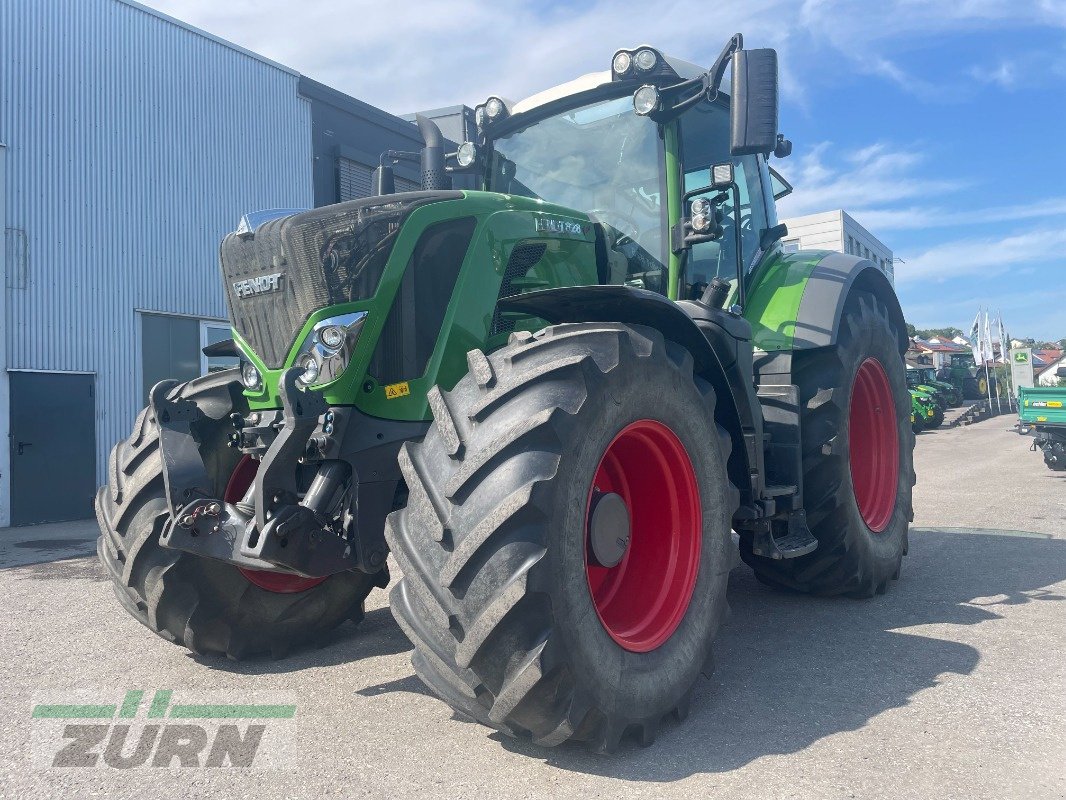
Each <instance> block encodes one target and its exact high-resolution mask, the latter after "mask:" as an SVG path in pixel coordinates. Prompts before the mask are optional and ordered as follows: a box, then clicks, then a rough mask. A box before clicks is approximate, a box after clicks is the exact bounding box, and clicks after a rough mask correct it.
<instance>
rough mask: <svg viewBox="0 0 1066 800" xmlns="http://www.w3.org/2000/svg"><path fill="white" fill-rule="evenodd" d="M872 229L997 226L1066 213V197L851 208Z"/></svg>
mask: <svg viewBox="0 0 1066 800" xmlns="http://www.w3.org/2000/svg"><path fill="white" fill-rule="evenodd" d="M848 213H850V214H851V215H852V216H854V217H856V218H857V219H859V221H860V222H861V223H862V224H863V225H864V226H865V227H867V228H869V229H870V230H876V231H903V230H927V229H930V228H946V227H955V226H962V225H981V226H984V227H986V228H987V227H996V226H999V225H1001V224H1002V223H1004V222H1017V221H1019V220H1027V219H1041V218H1044V217H1066V197H1051V198H1048V199H1046V200H1042V201H1040V202H1035V203H1022V204H1019V205H1014V206H990V207H987V208H975V209H957V208H956V209H947V208H944V207H942V206H932V207H931V206H908V207H906V208H860V209H858V210H856V211H854V212H852V211H850V210H849V212H848Z"/></svg>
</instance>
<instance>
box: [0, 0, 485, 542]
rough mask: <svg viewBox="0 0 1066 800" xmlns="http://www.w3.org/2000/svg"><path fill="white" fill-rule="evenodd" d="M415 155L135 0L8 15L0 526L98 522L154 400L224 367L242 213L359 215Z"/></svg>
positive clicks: (347, 107) (324, 96)
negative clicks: (158, 391) (234, 238)
mask: <svg viewBox="0 0 1066 800" xmlns="http://www.w3.org/2000/svg"><path fill="white" fill-rule="evenodd" d="M468 112H469V110H468V109H463V108H461V107H460V108H458V109H443V110H441V111H439V112H435V115H436V116H438V117H440V118H442V120H443V124H442V127H446V126H447V125H451V128H448V130H452V129H457V130H461V127H458V128H457V127H456V126H457V125H460V126H461V124H463V120H465V119H466V117H467V116H468ZM449 115H454V116H455V119H454V120H448V119H445V118H447V117H448V116H449ZM420 146H421V140H420V138H419V136H418V132H417V129H416V128H415V127H414V126H413V125H412V124H410V122H407V121H405V120H403V119H400V118H399V117H395V116H392V115H391V114H387V113H385V112H384V111H381V110H380V109H376V108H373V107H372V106H369V105H367V104H365V103H361V102H360V101H358V100H355V99H354V98H351V97H348V96H346V95H344V94H342V93H341V92H337V91H335V90H333V89H331V88H329V87H327V86H323V85H322V84H320V83H317V82H315V81H312V80H310V79H308V78H306V77H304V76H301V75H300V74H298V73H297V72H295V71H293V70H291V69H289V68H287V67H285V66H282V65H280V64H277V63H275V62H273V61H270V60H268V59H265V58H263V57H261V56H259V55H257V54H255V53H252V52H249V51H247V50H244V49H242V48H240V47H237V46H235V45H233V44H231V43H229V42H226V41H223V40H221V39H218V38H217V37H214V36H211V35H209V34H207V33H205V32H203V31H200V30H197V29H195V28H193V27H191V26H189V25H186V24H184V23H182V22H180V21H178V20H175V19H172V18H170V17H168V16H166V15H164V14H161V13H159V12H157V11H154V10H152V9H149V8H146V7H145V6H142V5H140V4H138V3H135V2H132V0H5V2H3V3H0V218H2V220H3V223H4V246H3V248H2V249H0V275H2V276H3V285H4V286H5V291H6V294H7V297H6V303H3V304H0V316H2V319H0V433H2V434H6V435H7V438H8V440H9V441H10V443H11V446H10V448H0V526H3V525H23V524H31V523H37V522H45V521H58V520H64V519H77V518H84V517H88V516H91V515H92V497H93V494H94V492H95V489H96V487H97V486H98V485H100V484H101V483H103V482H104V478H105V475H106V469H107V453H108V451H109V449H110V447H111V445H112V444H113V443H114V442H115V441H117V440H118V439H120V438H122V437H124V436H126V435H128V432H129V429H130V426H131V423H132V421H133V419H134V417H135V415H136V413H137V411H138V410H139V409H140V408H141V407H142V406H143V405H144V404H145V400H146V395H147V390H148V388H149V387H150V386H151V385H152V384H154V383H155V382H156V381H158V380H161V379H163V378H166V377H176V378H190V377H194V376H196V375H198V374H201V373H203V372H205V371H207V370H209V369H212V368H221V367H224V366H226V364H225V362H224V360H222V361H219V362H217V363H215V362H212V361H210V360H208V359H207V358H206V357H205V356H203V354H202V353H201V347H202V346H204V345H206V344H209V343H212V342H215V341H218V340H220V339H223V338H228V337H229V332H228V330H229V325H228V322H227V321H226V309H225V304H224V300H223V293H222V291H221V288H222V287H221V283H220V278H219V272H218V243H219V241H220V240H221V239H222V237H223V236H224V235H225V234H226V233H227V232H228V231H230V230H232V229H233V228H234V227H236V225H237V223H238V220H239V219H240V217H241V215H242V214H243V213H245V212H247V211H251V210H258V209H267V208H307V207H310V206H313V205H323V204H326V203H333V202H337V201H341V200H347V199H351V198H354V197H360V196H366V195H367V194H369V193H370V172H371V170H372V169H373V168H374V167H375V166H377V164H378V158H379V154H380V153H381V152H382V151H383V150H387V149H398V150H408V151H410V150H417V149H418V148H419V147H420ZM416 180H417V174H416V172H415V165H413V164H410V165H409V164H406V163H401V164H400V165H398V166H397V183H398V184H399V187H400V188H412V187H414V186H415V181H416Z"/></svg>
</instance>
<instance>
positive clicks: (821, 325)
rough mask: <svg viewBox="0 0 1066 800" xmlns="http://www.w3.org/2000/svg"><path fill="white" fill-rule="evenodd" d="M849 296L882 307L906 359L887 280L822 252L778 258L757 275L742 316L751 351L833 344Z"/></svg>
mask: <svg viewBox="0 0 1066 800" xmlns="http://www.w3.org/2000/svg"><path fill="white" fill-rule="evenodd" d="M854 292H869V293H870V294H873V295H874V296H875V297H877V298H878V299H879V300H881V302H883V303H884V304H885V306H886V307H887V308H888V315H889V319H890V320H891V322H892V324H893V326H894V327H895V328H896V331H897V334H898V337H899V341H898V343H897V344H898V347H899V351H900V354H901V355H902V354H903V353H905V352H906V351H907V346H908V340H907V325H906V322H905V321H904V319H903V310H902V309H901V308H900V305H899V300H898V299H897V297H896V292H895V290H894V289H893V288H892V284H891V283H890V282H889V280H888V277H887V276H886V275H885V274H884V272H882V271H881V270H880V269H878V268H877V267H876V266H874V264H873V262H871V261H868V260H866V259H862V258H857V257H855V256H850V255H847V254H845V253H832V252H824V251H805V252H804V251H801V252H798V253H789V254H780V253H779V254H776V255H774V256H771V260H770V262H769V263H768V264H766V265H764V266H763V267H762V268H761V269H760V271H759V277H758V280H757V282H756V284H755V285H754V286H753V287H752V289H751V291H750V295H749V300H748V303H747V307H746V308H745V310H744V316H745V318H746V319H747V320H748V321H749V322H751V325H752V329H753V331H754V344H755V347H756V348H757V349H759V350H763V351H765V352H767V353H773V352H780V351H789V350H806V349H810V348H815V347H828V346H831V345H834V344H836V341H837V336H838V335H839V332H840V319H841V317H842V316H843V313H844V305H845V304H846V303H847V301H848V298H849V297H850V296H851V295H852V294H853V293H854Z"/></svg>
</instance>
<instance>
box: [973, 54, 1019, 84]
mask: <svg viewBox="0 0 1066 800" xmlns="http://www.w3.org/2000/svg"><path fill="white" fill-rule="evenodd" d="M970 75H971V76H972V77H974V78H976V79H977V80H978V81H980V82H981V83H991V84H995V85H996V86H999V87H1000V88H1001V89H1013V88H1014V87H1015V85H1016V84H1017V82H1018V65H1017V63H1016V62H1014V61H1006V60H1004V61H1000V62H999V63H998V64H997V65H995V66H993V67H982V66H974V67H971V68H970Z"/></svg>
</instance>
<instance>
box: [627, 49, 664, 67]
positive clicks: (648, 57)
mask: <svg viewBox="0 0 1066 800" xmlns="http://www.w3.org/2000/svg"><path fill="white" fill-rule="evenodd" d="M658 61H659V57H658V56H657V55H655V51H654V50H638V51H637V54H636V56H634V58H633V63H634V64H636V65H637V69H638V70H640V71H641V72H647V71H648V70H651V69H654V68H655V64H656V63H657V62H658Z"/></svg>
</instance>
